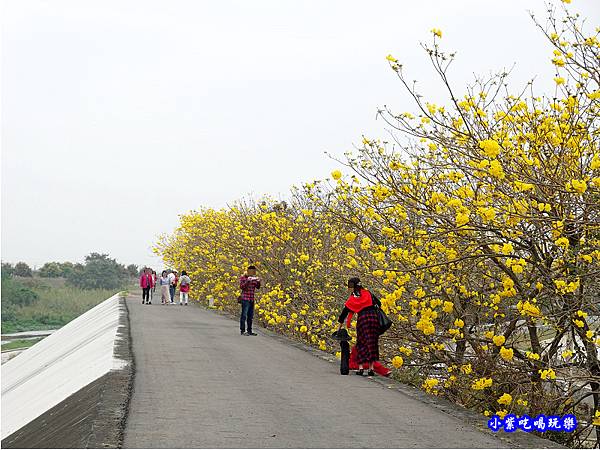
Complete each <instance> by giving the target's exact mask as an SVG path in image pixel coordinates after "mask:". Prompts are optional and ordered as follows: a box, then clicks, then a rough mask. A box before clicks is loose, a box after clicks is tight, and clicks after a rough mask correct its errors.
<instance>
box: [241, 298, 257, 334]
mask: <svg viewBox="0 0 600 450" xmlns="http://www.w3.org/2000/svg"><path fill="white" fill-rule="evenodd" d="M253 318H254V302H251V301H249V300H242V316H241V317H240V331H241V332H242V333H243V332H244V331H245V329H246V322H248V333H252V319H253Z"/></svg>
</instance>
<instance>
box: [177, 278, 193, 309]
mask: <svg viewBox="0 0 600 450" xmlns="http://www.w3.org/2000/svg"><path fill="white" fill-rule="evenodd" d="M191 282H192V280H191V279H190V277H188V274H187V272H186V271H185V270H183V271H182V272H181V278H180V280H179V304H180V305H185V306H187V304H188V299H189V294H190V283H191Z"/></svg>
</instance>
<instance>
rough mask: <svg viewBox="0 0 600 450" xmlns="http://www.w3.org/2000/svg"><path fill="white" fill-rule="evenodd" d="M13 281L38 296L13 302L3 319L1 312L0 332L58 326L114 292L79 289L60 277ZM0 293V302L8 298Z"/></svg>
mask: <svg viewBox="0 0 600 450" xmlns="http://www.w3.org/2000/svg"><path fill="white" fill-rule="evenodd" d="M15 281H16V282H18V283H19V284H20V285H24V286H26V287H27V288H29V289H31V290H32V291H33V292H35V293H36V294H37V295H38V299H37V300H36V301H35V302H34V303H32V304H30V305H26V306H15V307H14V309H13V310H12V311H11V312H12V314H7V316H8V317H7V318H6V319H5V314H3V315H2V333H15V332H19V331H33V330H49V329H54V328H60V327H62V326H63V325H66V324H67V323H69V322H70V321H71V320H73V319H75V318H76V317H78V316H80V315H81V314H83V313H84V312H86V311H88V310H89V309H91V308H93V307H94V306H96V305H97V304H99V303H100V302H102V301H104V300H106V299H107V298H109V297H111V296H113V295H114V294H115V293H116V292H117V291H115V290H106V289H93V290H83V289H79V288H76V287H73V286H69V285H67V284H66V283H65V280H64V279H60V278H37V277H34V278H16V279H15ZM130 289H135V287H134V286H132V287H131V288H130ZM2 297H3V298H2V301H3V302H4V301H7V300H8V299H5V298H4V292H3V295H2Z"/></svg>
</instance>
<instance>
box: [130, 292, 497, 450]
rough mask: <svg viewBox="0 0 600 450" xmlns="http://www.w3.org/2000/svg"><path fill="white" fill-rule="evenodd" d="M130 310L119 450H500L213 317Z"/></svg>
mask: <svg viewBox="0 0 600 450" xmlns="http://www.w3.org/2000/svg"><path fill="white" fill-rule="evenodd" d="M156 298H157V297H156V295H155V297H154V299H155V303H156ZM128 305H129V310H130V321H131V334H132V340H133V354H134V358H135V363H136V375H135V383H134V392H133V396H132V399H131V404H130V413H129V417H128V421H127V427H126V429H125V441H124V447H125V448H141V447H143V448H155V447H166V448H189V447H210V448H223V447H228V448H239V447H242V448H257V447H263V448H266V447H279V448H289V447H312V448H315V447H319V448H340V447H343V448H357V447H363V448H365V447H370V448H389V447H421V448H423V447H425V448H426V447H442V448H453V447H495V448H498V447H504V446H505V444H504V443H503V442H501V441H500V440H499V439H497V438H495V437H494V436H492V435H488V434H486V433H483V432H481V431H478V430H476V429H474V428H472V427H471V426H469V425H465V424H464V423H462V422H461V421H460V420H459V419H457V418H455V417H453V416H450V415H448V414H445V413H444V412H442V411H440V410H438V409H436V408H434V407H432V406H430V405H427V404H425V403H422V402H420V401H418V400H415V399H413V398H410V397H408V396H406V395H404V394H402V393H400V392H397V391H393V390H389V389H386V387H385V386H382V385H381V384H379V383H375V382H373V381H371V380H369V379H367V378H361V377H358V376H356V375H349V376H341V375H339V366H337V365H335V364H332V363H329V362H327V361H325V360H322V359H320V358H317V357H315V356H314V355H312V354H310V353H308V352H306V351H304V350H302V349H299V348H295V347H292V346H290V345H288V344H286V342H284V341H282V340H279V339H276V338H273V337H270V336H266V335H261V333H260V329H257V330H256V331H257V332H258V333H259V336H256V337H254V336H240V332H239V323H238V322H236V321H233V320H231V319H228V318H226V317H223V316H221V315H219V314H217V313H215V312H212V311H207V310H205V309H203V308H200V307H197V306H188V307H182V306H179V305H177V306H163V305H160V299H159V304H152V305H142V304H141V301H140V300H139V299H138V298H137V297H136V298H135V300H134V299H133V297H130V298H129V299H128Z"/></svg>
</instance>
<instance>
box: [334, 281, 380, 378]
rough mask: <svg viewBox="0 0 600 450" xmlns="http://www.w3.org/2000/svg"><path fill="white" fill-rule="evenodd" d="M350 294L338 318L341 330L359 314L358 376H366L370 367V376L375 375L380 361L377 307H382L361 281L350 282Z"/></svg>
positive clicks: (357, 337) (357, 330)
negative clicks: (366, 371)
mask: <svg viewBox="0 0 600 450" xmlns="http://www.w3.org/2000/svg"><path fill="white" fill-rule="evenodd" d="M348 293H349V294H350V296H349V297H348V300H346V303H345V304H344V309H343V310H342V313H341V314H340V317H339V318H338V322H339V323H340V326H339V328H338V329H341V328H342V327H343V326H344V320H345V319H346V317H347V318H348V319H347V320H348V321H347V325H348V326H350V322H351V320H352V315H353V314H358V320H357V321H356V352H357V360H358V372H356V374H357V375H364V367H365V366H366V365H368V366H369V373H368V374H369V376H373V375H375V372H374V371H373V364H374V363H375V361H377V360H379V318H378V316H377V310H376V307H375V305H377V306H381V302H379V300H378V299H377V298H374V297H372V296H371V293H370V292H369V291H368V290H367V289H365V288H363V287H362V285H361V284H360V279H358V278H356V277H355V278H350V279H349V280H348Z"/></svg>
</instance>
